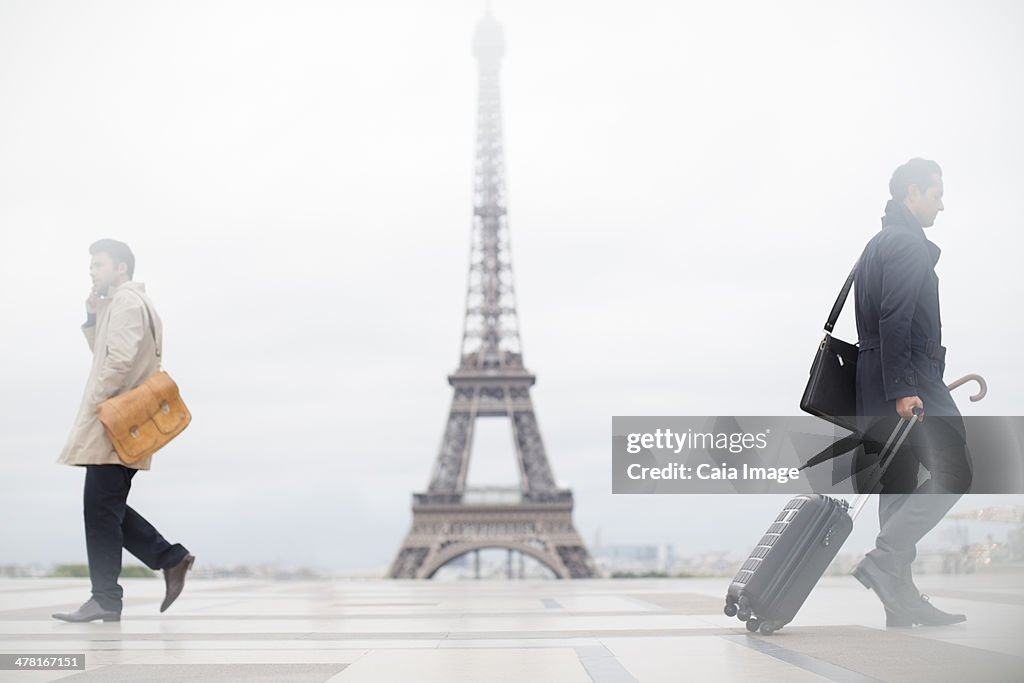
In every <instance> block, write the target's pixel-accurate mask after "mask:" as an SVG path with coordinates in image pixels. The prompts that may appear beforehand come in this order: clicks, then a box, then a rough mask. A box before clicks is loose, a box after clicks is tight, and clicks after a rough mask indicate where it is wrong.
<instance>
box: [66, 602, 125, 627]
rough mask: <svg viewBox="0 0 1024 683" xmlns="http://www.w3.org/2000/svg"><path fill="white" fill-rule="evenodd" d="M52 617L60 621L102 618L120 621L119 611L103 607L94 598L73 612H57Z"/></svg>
mask: <svg viewBox="0 0 1024 683" xmlns="http://www.w3.org/2000/svg"><path fill="white" fill-rule="evenodd" d="M53 618H54V619H61V620H62V621H75V622H80V621H96V620H97V619H102V620H103V621H121V613H120V612H114V611H111V610H107V609H103V608H102V607H100V604H99V603H98V602H96V599H95V598H89V599H88V600H87V601H86V603H85V604H84V605H82V606H81V607H79V608H78V610H77V611H75V612H70V613H63V612H59V613H57V614H54V615H53Z"/></svg>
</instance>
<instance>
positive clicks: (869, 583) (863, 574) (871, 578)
mask: <svg viewBox="0 0 1024 683" xmlns="http://www.w3.org/2000/svg"><path fill="white" fill-rule="evenodd" d="M853 576H854V578H856V579H857V580H858V581H860V582H861V583H862V584H864V587H865V588H870V589H871V590H873V591H875V595H877V596H878V599H879V600H881V601H882V604H883V605H885V624H886V626H890V625H891V626H896V627H909V626H913V625H914V621H915V618H914V617H915V615H914V613H913V612H912V611H911V605H910V604H909V601H908V600H906V599H905V595H904V592H905V591H904V587H903V586H902V585H901V583H900V580H899V579H898V578H897V577H895V576H893V575H891V574H888V573H886V572H884V571H882V570H881V569H879V568H878V565H876V564H875V563H874V562H873V561H872V560H871V558H870V557H865V558H864V559H863V560H862V561H861V563H860V564H858V565H857V568H856V569H854V570H853Z"/></svg>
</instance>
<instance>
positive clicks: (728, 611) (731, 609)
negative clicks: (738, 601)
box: [722, 602, 738, 617]
mask: <svg viewBox="0 0 1024 683" xmlns="http://www.w3.org/2000/svg"><path fill="white" fill-rule="evenodd" d="M722 611H723V612H725V616H727V617H734V616H736V612H737V611H738V610H737V608H736V605H735V604H734V603H731V602H727V603H726V604H725V609H723V610H722Z"/></svg>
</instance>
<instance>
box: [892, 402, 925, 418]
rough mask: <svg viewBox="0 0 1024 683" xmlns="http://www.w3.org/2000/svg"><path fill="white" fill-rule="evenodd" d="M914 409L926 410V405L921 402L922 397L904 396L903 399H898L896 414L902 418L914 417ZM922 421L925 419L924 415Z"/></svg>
mask: <svg viewBox="0 0 1024 683" xmlns="http://www.w3.org/2000/svg"><path fill="white" fill-rule="evenodd" d="M914 408H920V409H921V410H924V403H923V402H922V401H921V397H920V396H904V397H903V398H898V399H896V412H897V413H899V415H900V417H904V418H907V419H909V418H912V417H914ZM921 419H922V420H923V419H924V415H923V414H922V415H921Z"/></svg>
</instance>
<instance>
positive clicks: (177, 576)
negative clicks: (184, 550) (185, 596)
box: [160, 553, 196, 612]
mask: <svg viewBox="0 0 1024 683" xmlns="http://www.w3.org/2000/svg"><path fill="white" fill-rule="evenodd" d="M195 561H196V558H195V556H194V555H193V554H192V553H189V554H188V555H185V559H183V560H182V561H181V562H179V563H178V564H176V565H174V566H173V567H168V568H167V569H165V570H164V583H165V584H167V592H166V593H165V594H164V601H163V603H161V605H160V611H161V612H164V611H166V610H167V608H168V607H170V606H171V603H173V602H174V601H175V600H177V599H178V596H179V595H181V589H182V588H184V587H185V574H186V572H188V570H189V569H192V564H193V563H194V562H195Z"/></svg>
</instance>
